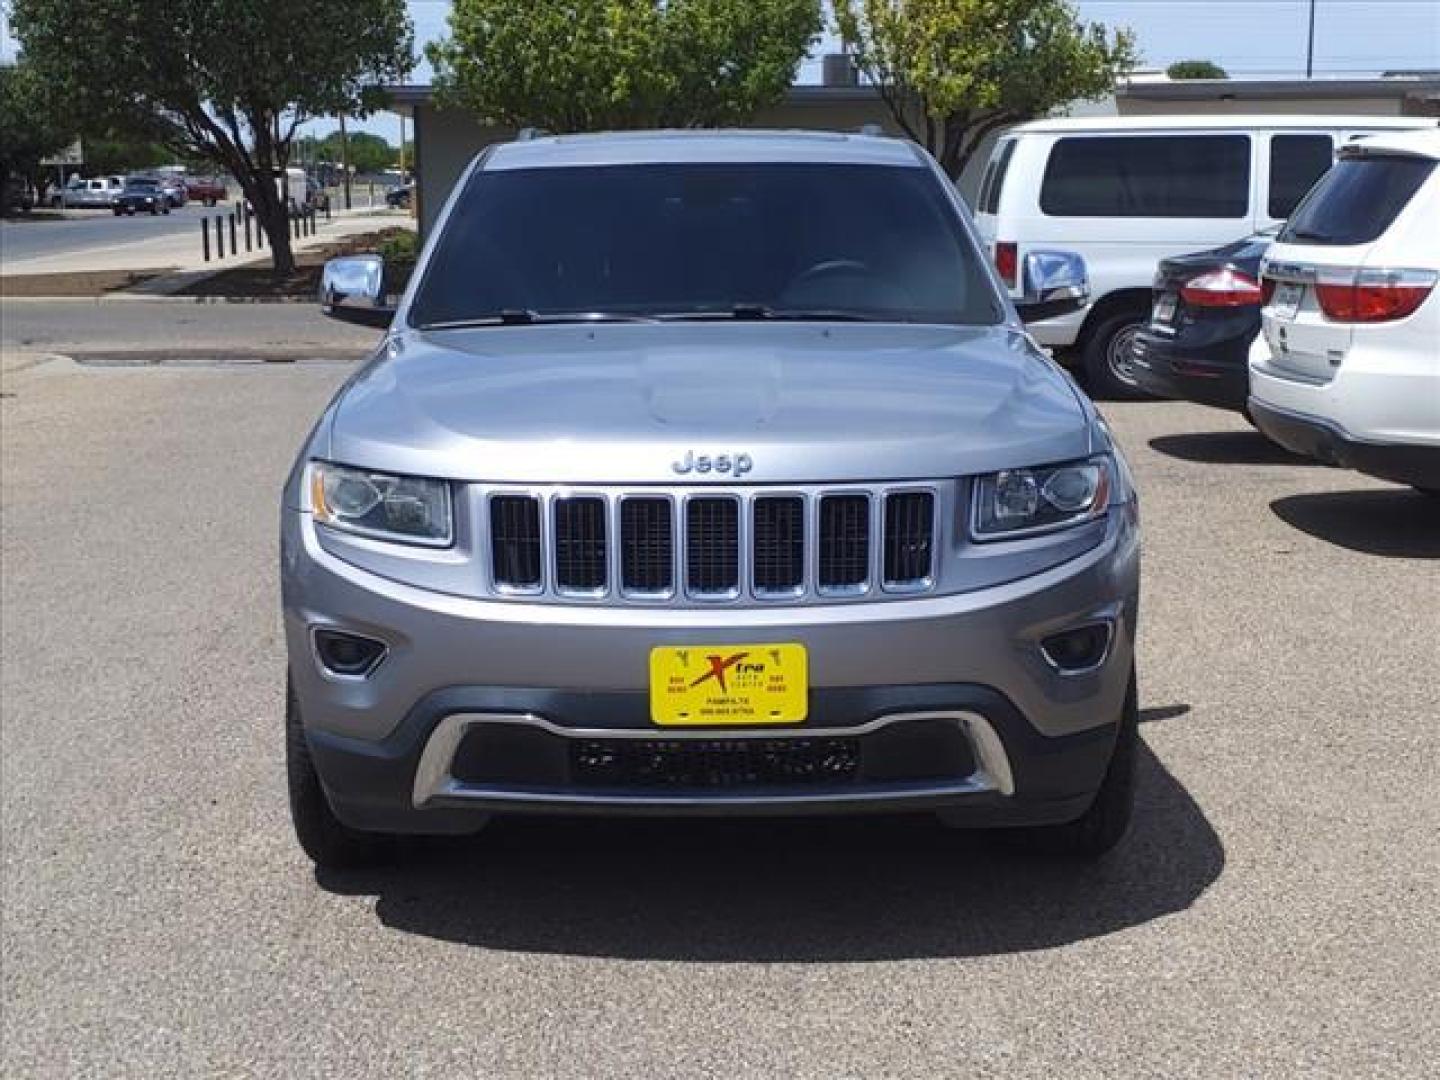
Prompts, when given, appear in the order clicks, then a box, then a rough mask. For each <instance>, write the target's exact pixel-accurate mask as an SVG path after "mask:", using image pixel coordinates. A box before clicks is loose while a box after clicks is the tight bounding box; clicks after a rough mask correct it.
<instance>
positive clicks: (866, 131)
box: [855, 121, 885, 139]
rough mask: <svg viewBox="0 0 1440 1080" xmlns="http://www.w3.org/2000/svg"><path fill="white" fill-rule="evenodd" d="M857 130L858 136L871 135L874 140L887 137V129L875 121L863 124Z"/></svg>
mask: <svg viewBox="0 0 1440 1080" xmlns="http://www.w3.org/2000/svg"><path fill="white" fill-rule="evenodd" d="M855 130H856V132H857V133H858V134H861V135H869V136H870V137H871V138H872V139H880V138H884V136H885V129H884V128H883V127H881V126H880V125H879V124H877V123H875V122H873V121H871V122H870V123H868V124H861V125H860V126H859V127H858V128H856V129H855Z"/></svg>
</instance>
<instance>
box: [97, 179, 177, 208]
mask: <svg viewBox="0 0 1440 1080" xmlns="http://www.w3.org/2000/svg"><path fill="white" fill-rule="evenodd" d="M110 208H111V209H112V210H113V211H114V212H115V216H116V217H119V216H120V215H121V214H125V215H128V216H130V217H134V216H135V215H136V214H137V213H145V214H168V213H170V200H169V198H167V197H166V195H165V189H164V188H163V187H162V186H161V185H160V182H159V181H158V180H156V179H155V178H154V177H151V176H128V177H126V178H125V186H124V187H123V188H122V189H121V190H120V192H119V194H117V195H115V196H114V197H112V198H111V200H110Z"/></svg>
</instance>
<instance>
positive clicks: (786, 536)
mask: <svg viewBox="0 0 1440 1080" xmlns="http://www.w3.org/2000/svg"><path fill="white" fill-rule="evenodd" d="M754 510H755V521H754V534H753V537H752V540H753V549H752V559H751V563H752V565H753V568H754V570H753V572H754V578H755V591H756V592H757V593H794V592H798V591H799V589H800V586H801V585H802V584H803V583H804V581H805V503H804V500H802V499H800V498H798V497H797V496H783V497H776V498H762V499H756V500H755V505H754Z"/></svg>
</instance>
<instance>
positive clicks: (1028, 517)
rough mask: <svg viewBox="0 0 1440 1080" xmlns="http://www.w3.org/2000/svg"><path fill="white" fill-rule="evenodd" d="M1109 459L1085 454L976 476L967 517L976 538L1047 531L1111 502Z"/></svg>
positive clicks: (1083, 518)
mask: <svg viewBox="0 0 1440 1080" xmlns="http://www.w3.org/2000/svg"><path fill="white" fill-rule="evenodd" d="M1110 469H1111V465H1110V459H1109V458H1105V457H1096V458H1089V459H1088V460H1085V461H1069V462H1066V463H1064V464H1063V465H1045V466H1041V467H1039V468H1033V469H1006V470H1005V471H1003V472H998V473H991V474H990V475H988V476H982V477H979V478H978V479H977V481H976V483H975V509H974V514H973V516H972V518H971V521H972V529H973V532H974V534H975V539H977V540H1003V539H1008V538H1010V537H1015V536H1028V535H1031V534H1033V533H1042V532H1051V531H1053V530H1055V529H1063V528H1066V527H1067V526H1071V525H1079V524H1082V523H1083V522H1086V521H1091V520H1093V519H1095V518H1097V517H1099V516H1100V515H1101V514H1103V513H1104V512H1105V507H1106V505H1107V504H1108V503H1109V502H1110V484H1111V481H1110Z"/></svg>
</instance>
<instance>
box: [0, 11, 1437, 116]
mask: <svg viewBox="0 0 1440 1080" xmlns="http://www.w3.org/2000/svg"><path fill="white" fill-rule="evenodd" d="M77 2H83V0H77ZM1072 2H1073V3H1075V5H1076V7H1077V8H1078V9H1079V11H1080V16H1081V18H1083V19H1086V20H1092V21H1098V22H1103V23H1105V24H1106V25H1108V26H1129V27H1130V28H1131V29H1132V30H1134V31H1135V34H1136V37H1137V39H1138V41H1139V46H1140V52H1141V55H1142V58H1143V62H1144V64H1145V66H1146V67H1160V68H1163V67H1165V66H1167V65H1169V64H1170V63H1172V62H1174V61H1175V60H1187V59H1202V60H1214V61H1215V62H1216V63H1218V64H1219V65H1220V66H1221V67H1223V68H1225V69H1226V70H1227V71H1228V72H1230V74H1232V75H1250V74H1273V75H1304V73H1305V50H1306V37H1307V24H1308V20H1309V12H1310V3H1311V0H1072ZM1314 5H1315V74H1316V75H1317V76H1332V77H1333V76H1345V75H1359V74H1366V73H1375V72H1379V71H1391V70H1397V69H1429V70H1440V0H1314ZM5 6H8V5H5V4H3V3H0V8H3V7H5ZM407 6H408V7H409V9H410V17H411V18H412V19H413V20H414V23H415V39H416V42H417V45H423V43H425V42H427V41H434V40H435V39H437V38H440V37H443V36H445V33H446V30H447V24H446V18H447V16H448V14H449V11H450V0H408V5H407ZM7 30H8V27H0V60H8V59H11V58H13V56H14V52H15V43H14V42H13V41H12V40H10V38H9V36H8V33H7V32H6V31H7ZM834 45H835V42H834V41H833V39H830V38H826V39H824V40H822V41H821V43H820V45H819V46H818V47H817V49H816V55H817V56H818V55H820V54H821V53H824V52H826V51H829V49H832V48H834ZM819 78H820V71H819V63H818V61H812V62H809V63H807V64H806V65H805V66H804V67H803V68H802V70H801V72H800V81H802V82H818V81H819ZM410 81H411V82H417V83H425V82H429V81H430V68H429V65H428V64H426V63H425V62H424V58H423V56H422V57H421V58H420V62H419V64H418V65H417V67H416V69H415V71H414V72H413V73H412V74H411V76H410ZM353 126H354V127H355V128H356V129H358V130H367V131H372V132H374V133H376V134H378V135H382V136H384V137H385V138H387V139H389V140H390V141H391V142H392V143H393V142H397V141H398V139H399V134H400V120H399V118H398V117H396V116H395V115H394V114H392V113H380V114H377V115H375V116H373V117H370V118H368V119H366V120H362V121H358V122H356V123H355V124H354V125H353ZM334 127H335V124H334V122H333V121H316V122H314V123H312V124H309V125H307V131H309V132H310V133H312V134H315V135H323V134H325V133H326V132H327V131H330V130H332V129H333V128H334Z"/></svg>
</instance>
